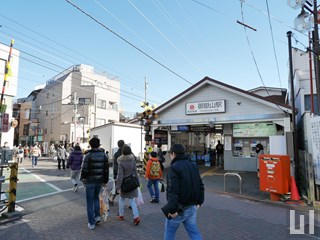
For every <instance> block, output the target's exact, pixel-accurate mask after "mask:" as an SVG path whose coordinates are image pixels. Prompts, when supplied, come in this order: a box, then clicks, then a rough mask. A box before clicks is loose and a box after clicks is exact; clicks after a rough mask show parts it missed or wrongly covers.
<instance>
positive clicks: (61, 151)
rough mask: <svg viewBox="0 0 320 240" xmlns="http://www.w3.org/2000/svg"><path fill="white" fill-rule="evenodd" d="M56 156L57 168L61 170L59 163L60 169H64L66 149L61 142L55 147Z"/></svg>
mask: <svg viewBox="0 0 320 240" xmlns="http://www.w3.org/2000/svg"><path fill="white" fill-rule="evenodd" d="M57 157H58V170H59V171H60V170H61V164H62V169H63V170H66V158H67V151H66V149H65V148H64V146H63V144H60V145H59V147H58V149H57Z"/></svg>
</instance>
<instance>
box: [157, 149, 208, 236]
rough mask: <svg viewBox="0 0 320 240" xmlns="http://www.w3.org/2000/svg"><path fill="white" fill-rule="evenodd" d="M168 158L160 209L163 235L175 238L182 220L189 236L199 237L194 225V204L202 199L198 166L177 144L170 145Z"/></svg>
mask: <svg viewBox="0 0 320 240" xmlns="http://www.w3.org/2000/svg"><path fill="white" fill-rule="evenodd" d="M170 155H171V158H172V162H171V165H170V168H169V172H168V175H167V201H168V202H167V204H165V205H164V206H163V207H162V208H161V209H162V211H163V213H164V215H165V216H166V223H165V231H164V239H165V240H169V239H175V233H176V231H177V230H178V228H179V226H180V224H181V223H183V226H184V228H185V229H186V231H187V233H188V235H189V237H190V239H193V240H198V239H202V236H201V233H200V231H199V229H198V227H197V223H196V218H197V208H198V207H199V206H201V204H202V203H203V202H204V185H203V183H202V179H201V177H200V174H199V170H198V168H197V166H196V165H194V164H193V163H192V162H191V161H190V160H189V158H188V156H187V155H186V154H185V148H184V147H183V146H182V145H181V144H174V145H173V146H172V148H171V149H170Z"/></svg>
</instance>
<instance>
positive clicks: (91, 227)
mask: <svg viewBox="0 0 320 240" xmlns="http://www.w3.org/2000/svg"><path fill="white" fill-rule="evenodd" d="M95 227H96V226H95V225H91V224H90V223H88V228H89V229H90V230H93V229H94V228H95Z"/></svg>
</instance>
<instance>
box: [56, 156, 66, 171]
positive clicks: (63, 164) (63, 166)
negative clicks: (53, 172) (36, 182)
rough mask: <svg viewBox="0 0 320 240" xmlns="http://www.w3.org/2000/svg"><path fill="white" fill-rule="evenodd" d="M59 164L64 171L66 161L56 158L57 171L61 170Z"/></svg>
mask: <svg viewBox="0 0 320 240" xmlns="http://www.w3.org/2000/svg"><path fill="white" fill-rule="evenodd" d="M61 163H62V168H63V169H66V160H65V159H61V158H58V170H61Z"/></svg>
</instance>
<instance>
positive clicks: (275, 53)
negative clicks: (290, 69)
mask: <svg viewBox="0 0 320 240" xmlns="http://www.w3.org/2000/svg"><path fill="white" fill-rule="evenodd" d="M266 5H267V11H268V20H269V27H270V33H271V38H272V46H273V53H274V58H275V60H276V66H277V72H278V78H279V83H280V87H282V84H281V78H280V70H279V63H278V57H277V52H276V47H275V44H274V38H273V30H272V24H271V19H270V11H269V3H268V0H266Z"/></svg>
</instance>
